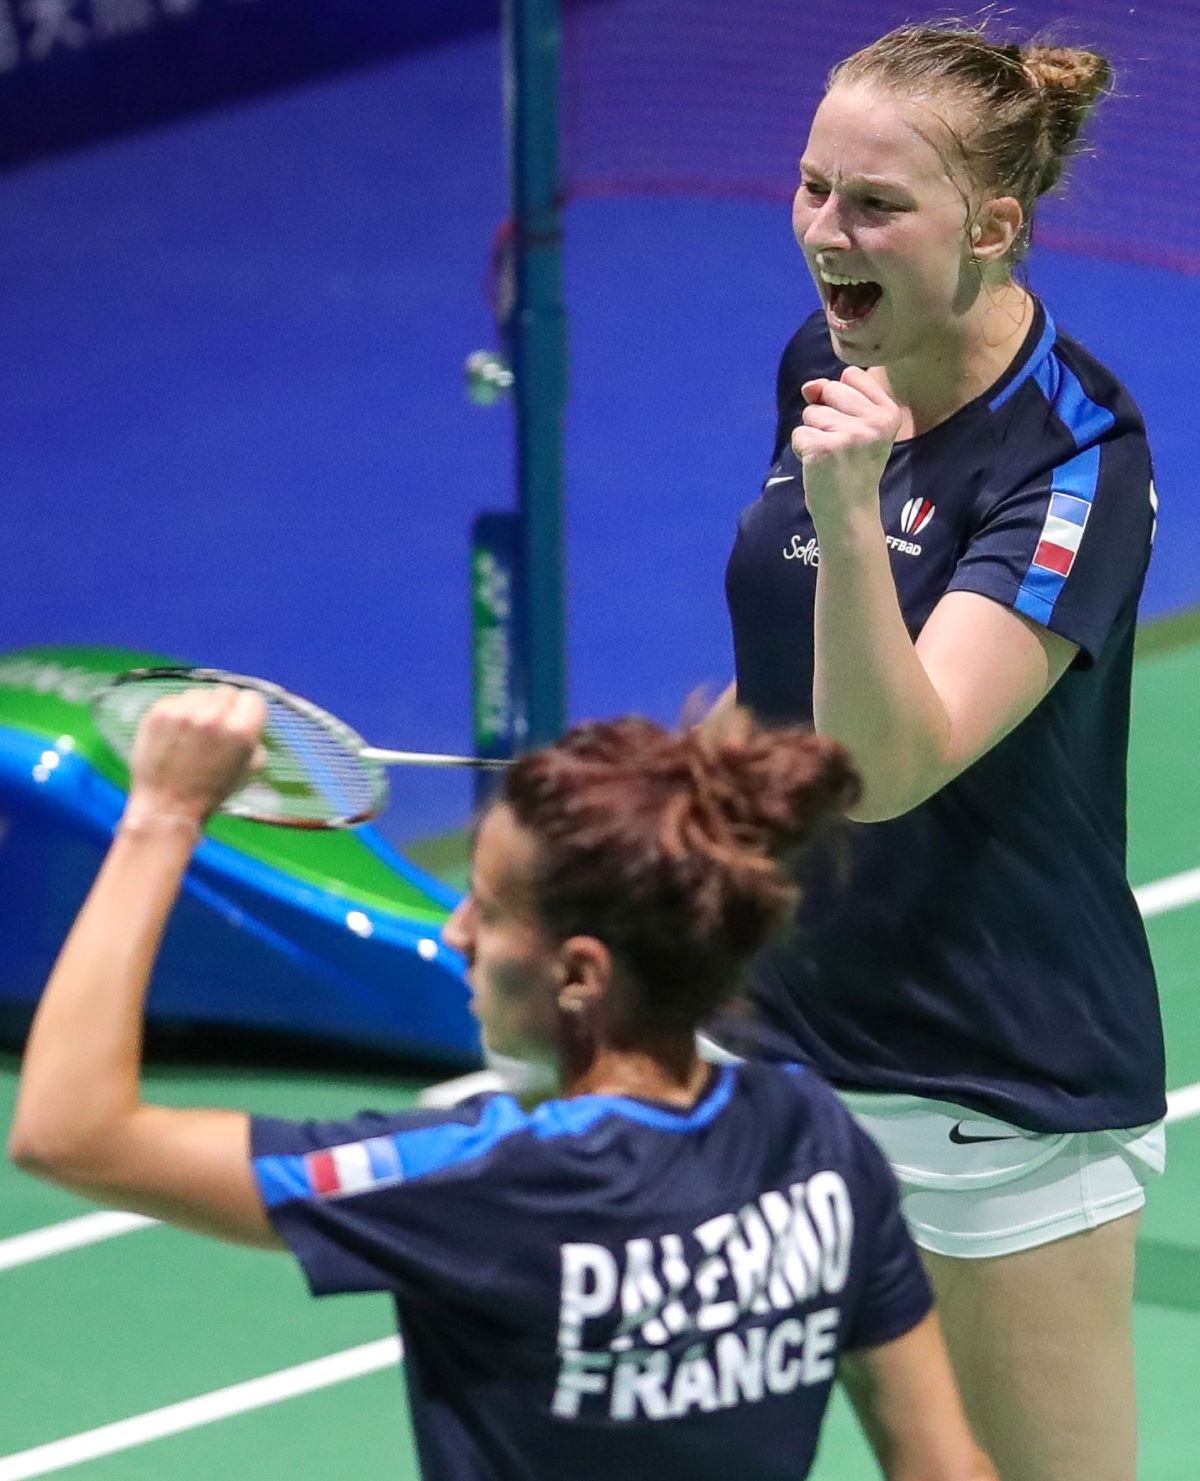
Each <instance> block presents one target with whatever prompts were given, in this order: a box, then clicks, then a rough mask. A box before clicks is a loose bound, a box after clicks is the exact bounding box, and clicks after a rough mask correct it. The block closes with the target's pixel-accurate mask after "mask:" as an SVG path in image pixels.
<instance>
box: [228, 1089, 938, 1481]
mask: <svg viewBox="0 0 1200 1481" xmlns="http://www.w3.org/2000/svg"><path fill="white" fill-rule="evenodd" d="M251 1140H252V1148H253V1156H254V1168H255V1174H256V1176H257V1179H258V1184H259V1188H260V1190H261V1192H262V1196H263V1201H264V1203H265V1205H266V1207H267V1210H268V1212H269V1214H270V1217H271V1219H272V1222H273V1223H274V1226H275V1228H276V1229H277V1230H278V1232H279V1234H280V1235H281V1236H282V1238H283V1239H284V1240H285V1241H286V1243H287V1244H288V1246H289V1247H290V1248H291V1249H292V1251H293V1252H294V1253H295V1255H296V1256H297V1258H298V1259H299V1260H300V1262H301V1264H302V1266H303V1268H304V1271H305V1274H306V1275H307V1277H308V1281H309V1284H310V1286H311V1287H312V1290H313V1292H314V1293H315V1294H316V1295H325V1294H328V1293H331V1292H338V1291H387V1292H390V1293H391V1294H392V1295H393V1296H394V1298H395V1300H396V1306H397V1311H398V1316H399V1324H400V1329H401V1332H402V1335H403V1338H404V1342H405V1351H406V1372H407V1377H408V1384H409V1392H410V1397H411V1400H412V1411H413V1423H414V1428H415V1431H416V1436H417V1443H418V1447H419V1450H420V1457H421V1466H422V1474H423V1475H424V1476H426V1477H427V1478H438V1481H443V1478H444V1481H484V1478H487V1481H500V1478H504V1481H517V1478H521V1481H532V1478H542V1477H544V1478H546V1481H551V1478H552V1481H565V1478H568V1477H569V1478H570V1481H613V1478H614V1477H620V1478H621V1481H639V1478H646V1481H663V1477H667V1476H687V1477H689V1478H692V1481H704V1478H706V1477H713V1478H719V1481H728V1477H729V1476H730V1475H731V1474H735V1473H736V1472H741V1471H744V1472H746V1473H747V1474H752V1475H754V1476H755V1477H756V1478H758V1481H773V1478H779V1481H783V1478H784V1477H786V1478H788V1481H798V1478H800V1477H803V1476H804V1475H806V1474H807V1471H808V1468H809V1465H810V1463H811V1461H812V1457H813V1452H814V1450H815V1447H816V1440H817V1431H818V1428H819V1426H820V1423H821V1418H822V1415H823V1414H824V1411H825V1406H826V1402H827V1400H828V1396H829V1388H830V1384H831V1383H832V1381H833V1377H834V1369H835V1364H836V1362H837V1359H838V1355H839V1354H840V1353H842V1352H844V1351H847V1350H849V1349H852V1348H856V1347H864V1346H868V1347H869V1346H877V1345H879V1344H881V1343H884V1342H888V1341H890V1340H892V1339H893V1338H895V1337H898V1336H900V1335H902V1334H903V1333H904V1332H906V1331H908V1330H909V1329H910V1328H911V1327H912V1326H914V1325H915V1324H916V1323H917V1322H918V1321H919V1320H920V1319H921V1318H922V1317H923V1316H924V1315H925V1314H926V1312H927V1311H928V1310H929V1307H930V1295H929V1289H928V1286H927V1284H926V1280H925V1276H924V1273H923V1271H922V1269H921V1265H920V1261H919V1259H918V1258H917V1255H916V1252H915V1250H914V1248H913V1246H912V1244H911V1242H910V1241H909V1238H908V1235H907V1233H906V1232H905V1230H904V1227H903V1223H902V1220H901V1217H900V1212H899V1201H898V1195H897V1191H896V1186H895V1182H894V1179H893V1178H892V1175H891V1171H890V1169H889V1168H888V1166H887V1164H886V1163H885V1161H884V1159H883V1157H882V1154H881V1153H880V1152H879V1151H878V1150H877V1149H876V1147H875V1146H874V1144H873V1143H872V1142H871V1141H870V1140H869V1139H868V1137H867V1136H866V1134H865V1133H864V1132H862V1131H861V1130H860V1129H859V1128H858V1127H857V1126H856V1125H855V1124H854V1122H853V1121H852V1120H851V1118H850V1116H849V1114H848V1113H847V1112H846V1111H845V1110H844V1109H843V1107H842V1106H841V1105H840V1103H839V1102H838V1101H837V1099H836V1097H835V1096H834V1095H833V1094H832V1092H831V1091H830V1090H829V1089H828V1087H827V1086H825V1085H823V1084H821V1083H820V1082H819V1081H818V1080H817V1079H816V1077H815V1076H812V1075H810V1074H808V1073H807V1072H806V1071H804V1070H802V1069H800V1068H798V1067H797V1066H794V1065H793V1066H781V1065H766V1064H758V1065H746V1066H739V1067H737V1068H729V1067H727V1068H724V1069H722V1070H720V1071H715V1072H714V1074H713V1078H712V1081H711V1083H710V1085H709V1088H708V1089H707V1090H706V1092H705V1093H704V1095H703V1096H702V1097H701V1098H700V1099H699V1101H698V1102H697V1104H696V1105H695V1107H694V1108H693V1109H692V1110H690V1111H684V1110H680V1111H675V1110H672V1109H670V1108H668V1107H665V1106H662V1105H657V1104H651V1103H648V1102H644V1101H638V1100H631V1099H625V1098H621V1097H615V1096H581V1097H578V1098H575V1099H570V1100H557V1101H547V1102H545V1103H544V1104H543V1105H541V1106H539V1107H538V1108H537V1109H536V1110H535V1111H533V1112H526V1111H523V1110H522V1109H521V1107H520V1106H519V1105H518V1104H517V1102H516V1101H515V1100H513V1099H512V1097H510V1096H507V1095H495V1094H492V1095H484V1096H478V1097H475V1098H474V1099H472V1100H469V1101H466V1102H464V1103H463V1105H461V1106H458V1107H455V1108H454V1109H452V1110H445V1111H417V1112H408V1113H405V1114H400V1115H378V1114H372V1115H364V1116H360V1117H358V1118H356V1119H355V1120H353V1121H350V1122H347V1123H340V1124H317V1123H303V1124H300V1123H293V1122H284V1121H273V1120H266V1119H256V1120H255V1121H254V1122H253V1125H252V1138H251Z"/></svg>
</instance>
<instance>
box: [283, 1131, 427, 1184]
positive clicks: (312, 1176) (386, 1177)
mask: <svg viewBox="0 0 1200 1481" xmlns="http://www.w3.org/2000/svg"><path fill="white" fill-rule="evenodd" d="M304 1175H305V1179H306V1180H307V1182H308V1186H309V1191H310V1192H311V1193H312V1194H313V1195H315V1196H316V1197H317V1198H339V1197H344V1196H345V1195H346V1194H348V1193H365V1192H366V1191H367V1190H368V1189H369V1188H378V1187H379V1186H380V1185H381V1184H383V1183H398V1182H400V1181H401V1180H402V1179H403V1177H404V1169H403V1167H402V1166H401V1164H400V1151H399V1148H398V1147H397V1146H396V1143H395V1140H394V1138H392V1137H390V1136H377V1137H372V1138H371V1139H370V1140H369V1141H365V1142H349V1143H347V1144H346V1145H345V1146H342V1147H327V1148H325V1150H324V1151H321V1152H310V1153H309V1154H308V1155H307V1156H306V1157H305V1159H304Z"/></svg>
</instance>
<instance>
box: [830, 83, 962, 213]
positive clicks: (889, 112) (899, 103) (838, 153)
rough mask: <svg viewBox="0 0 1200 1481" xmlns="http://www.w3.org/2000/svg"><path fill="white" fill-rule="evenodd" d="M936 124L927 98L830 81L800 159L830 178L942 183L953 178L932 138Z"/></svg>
mask: <svg viewBox="0 0 1200 1481" xmlns="http://www.w3.org/2000/svg"><path fill="white" fill-rule="evenodd" d="M939 128H940V125H939V122H938V113H937V110H936V109H935V108H934V107H933V106H932V104H927V103H925V102H924V101H922V100H918V99H911V100H910V99H907V98H903V97H899V96H897V95H896V94H894V93H890V92H887V91H884V90H882V89H877V88H872V87H869V86H866V85H864V84H862V83H841V84H835V85H834V86H833V87H832V88H830V90H829V92H828V93H826V95H825V97H824V98H823V99H822V101H821V105H820V107H819V108H818V109H817V111H816V114H815V115H814V117H813V122H812V128H811V129H810V130H809V135H808V142H807V144H806V145H805V149H804V163H805V165H806V166H807V167H808V168H809V169H812V170H816V171H819V172H820V174H821V175H822V176H823V177H824V178H825V179H827V180H831V181H845V182H847V183H854V182H858V181H864V182H870V183H872V184H879V183H880V182H887V181H890V182H892V183H894V184H897V185H905V186H908V187H909V188H910V189H913V190H935V189H939V188H942V189H944V188H945V187H947V186H950V185H951V184H952V182H951V180H950V177H949V174H948V172H947V169H946V162H945V160H944V158H943V157H942V155H941V154H940V153H939V152H938V150H937V149H936V148H935V146H934V144H933V142H931V141H932V139H934V138H935V137H936V134H937V131H938V130H939Z"/></svg>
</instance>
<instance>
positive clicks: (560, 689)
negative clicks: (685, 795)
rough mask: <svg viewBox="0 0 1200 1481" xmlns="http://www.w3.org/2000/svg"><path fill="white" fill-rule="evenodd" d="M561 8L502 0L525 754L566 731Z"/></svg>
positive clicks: (542, 1) (544, 1)
mask: <svg viewBox="0 0 1200 1481" xmlns="http://www.w3.org/2000/svg"><path fill="white" fill-rule="evenodd" d="M559 6H560V0H504V37H505V48H506V69H505V70H506V82H507V93H508V98H507V102H508V126H509V171H510V180H511V189H512V216H513V227H514V238H515V240H514V253H515V261H514V277H515V281H514V290H515V301H514V303H513V308H512V316H511V320H510V328H511V346H512V360H513V371H514V374H515V385H514V388H513V389H514V394H515V409H516V422H517V428H516V430H517V506H518V509H519V512H520V515H521V538H522V547H523V548H522V561H521V567H522V575H523V581H522V583H521V590H520V599H521V602H522V606H523V613H522V621H521V623H520V634H521V642H522V645H523V649H524V652H523V659H524V661H523V663H522V665H521V667H522V669H523V671H524V675H525V680H526V683H527V685H528V690H527V704H528V716H527V719H528V743H529V744H531V745H534V746H537V745H543V744H545V743H547V742H549V741H553V740H556V739H557V738H558V737H559V736H560V735H561V734H562V732H563V730H564V728H565V726H566V615H565V612H566V602H565V596H564V569H563V568H564V549H563V469H564V461H565V460H564V448H563V437H564V434H563V412H564V406H565V403H566V387H567V334H566V312H565V309H564V306H563V289H562V276H563V274H562V211H561V204H562V202H561V189H560V179H559V148H558V114H559V95H558V88H559V54H560V49H561V24H560V16H559Z"/></svg>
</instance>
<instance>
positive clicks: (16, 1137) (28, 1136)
mask: <svg viewBox="0 0 1200 1481" xmlns="http://www.w3.org/2000/svg"><path fill="white" fill-rule="evenodd" d="M8 1158H9V1161H10V1162H11V1163H12V1164H13V1165H14V1166H15V1167H19V1168H20V1169H21V1171H22V1172H27V1173H29V1174H30V1175H31V1176H32V1177H35V1178H41V1179H42V1180H43V1181H44V1182H48V1183H58V1184H61V1185H62V1186H64V1187H74V1186H77V1185H79V1184H80V1183H81V1182H87V1181H88V1180H89V1174H90V1173H91V1172H92V1170H93V1169H94V1166H95V1163H96V1151H95V1148H94V1147H93V1146H91V1145H90V1144H88V1143H86V1142H83V1141H81V1139H80V1138H79V1137H77V1136H71V1135H69V1134H63V1133H62V1132H59V1131H56V1130H54V1129H53V1128H49V1127H42V1126H38V1125H37V1124H36V1123H35V1122H33V1121H30V1120H28V1119H26V1120H24V1121H23V1120H22V1119H21V1118H20V1117H18V1119H17V1120H16V1121H15V1122H14V1124H13V1127H12V1130H11V1131H10V1132H9V1137H8Z"/></svg>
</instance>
